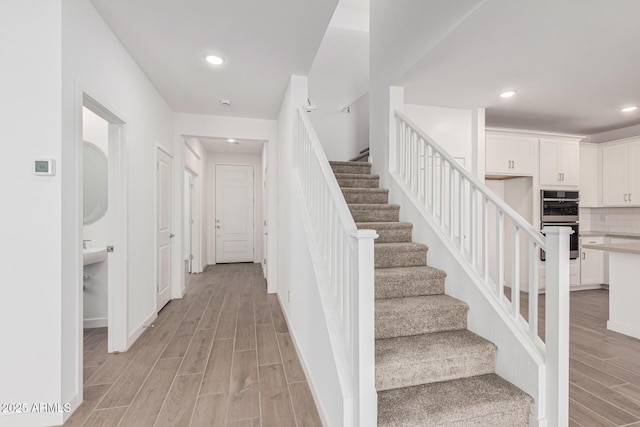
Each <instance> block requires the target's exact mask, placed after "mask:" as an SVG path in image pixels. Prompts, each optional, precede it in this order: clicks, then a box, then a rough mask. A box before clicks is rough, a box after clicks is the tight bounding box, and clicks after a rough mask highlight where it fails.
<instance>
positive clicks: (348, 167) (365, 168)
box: [331, 164, 371, 175]
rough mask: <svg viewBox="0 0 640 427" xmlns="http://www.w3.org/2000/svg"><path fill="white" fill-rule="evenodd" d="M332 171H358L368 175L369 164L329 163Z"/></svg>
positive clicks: (369, 171)
mask: <svg viewBox="0 0 640 427" xmlns="http://www.w3.org/2000/svg"><path fill="white" fill-rule="evenodd" d="M331 169H332V170H333V173H359V174H365V175H368V174H370V173H371V165H366V164H363V165H357V166H355V165H331Z"/></svg>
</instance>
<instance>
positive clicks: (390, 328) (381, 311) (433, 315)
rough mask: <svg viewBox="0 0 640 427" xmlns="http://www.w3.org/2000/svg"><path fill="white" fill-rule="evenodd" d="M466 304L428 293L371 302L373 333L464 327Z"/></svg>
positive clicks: (398, 334)
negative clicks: (373, 320) (372, 303)
mask: <svg viewBox="0 0 640 427" xmlns="http://www.w3.org/2000/svg"><path fill="white" fill-rule="evenodd" d="M468 308H469V306H468V305H467V304H466V303H464V302H462V301H460V300H457V299H455V298H452V297H450V296H448V295H428V296H414V297H403V298H389V299H379V300H376V301H375V329H376V330H375V336H376V339H380V338H395V337H406V336H410V335H420V334H427V333H433V332H443V331H454V330H460V329H465V328H466V327H467V310H468Z"/></svg>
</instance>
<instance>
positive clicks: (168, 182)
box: [156, 148, 174, 311]
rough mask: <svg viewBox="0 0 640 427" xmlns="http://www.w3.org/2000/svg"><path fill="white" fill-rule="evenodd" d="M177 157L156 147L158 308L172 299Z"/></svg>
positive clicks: (158, 309)
mask: <svg viewBox="0 0 640 427" xmlns="http://www.w3.org/2000/svg"><path fill="white" fill-rule="evenodd" d="M172 227H173V158H172V157H171V156H170V155H169V154H167V153H166V152H164V151H163V150H161V149H160V148H157V149H156V245H157V247H156V310H157V311H160V309H161V308H162V307H164V306H165V305H166V304H167V303H168V302H169V299H171V277H172V268H171V261H172V259H173V244H172V242H173V236H174V235H173V232H172Z"/></svg>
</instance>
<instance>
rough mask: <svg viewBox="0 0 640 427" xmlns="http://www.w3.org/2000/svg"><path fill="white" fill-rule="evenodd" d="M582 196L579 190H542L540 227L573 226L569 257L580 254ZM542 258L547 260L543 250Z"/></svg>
mask: <svg viewBox="0 0 640 427" xmlns="http://www.w3.org/2000/svg"><path fill="white" fill-rule="evenodd" d="M579 207H580V197H579V193H578V192H577V191H555V190H541V191H540V221H541V224H540V229H541V230H542V229H543V228H544V227H549V226H562V227H565V226H566V227H571V228H572V229H573V234H572V235H571V236H570V237H569V258H570V259H576V258H578V257H579V256H580V236H579V234H580V233H579V232H580V223H579V212H578V209H579ZM540 259H541V260H542V261H544V260H545V253H544V251H541V254H540Z"/></svg>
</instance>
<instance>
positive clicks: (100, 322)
mask: <svg viewBox="0 0 640 427" xmlns="http://www.w3.org/2000/svg"><path fill="white" fill-rule="evenodd" d="M108 324H109V320H108V319H107V318H106V317H99V318H96V319H84V321H83V324H82V326H83V328H84V329H91V328H106V327H107V326H108Z"/></svg>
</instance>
